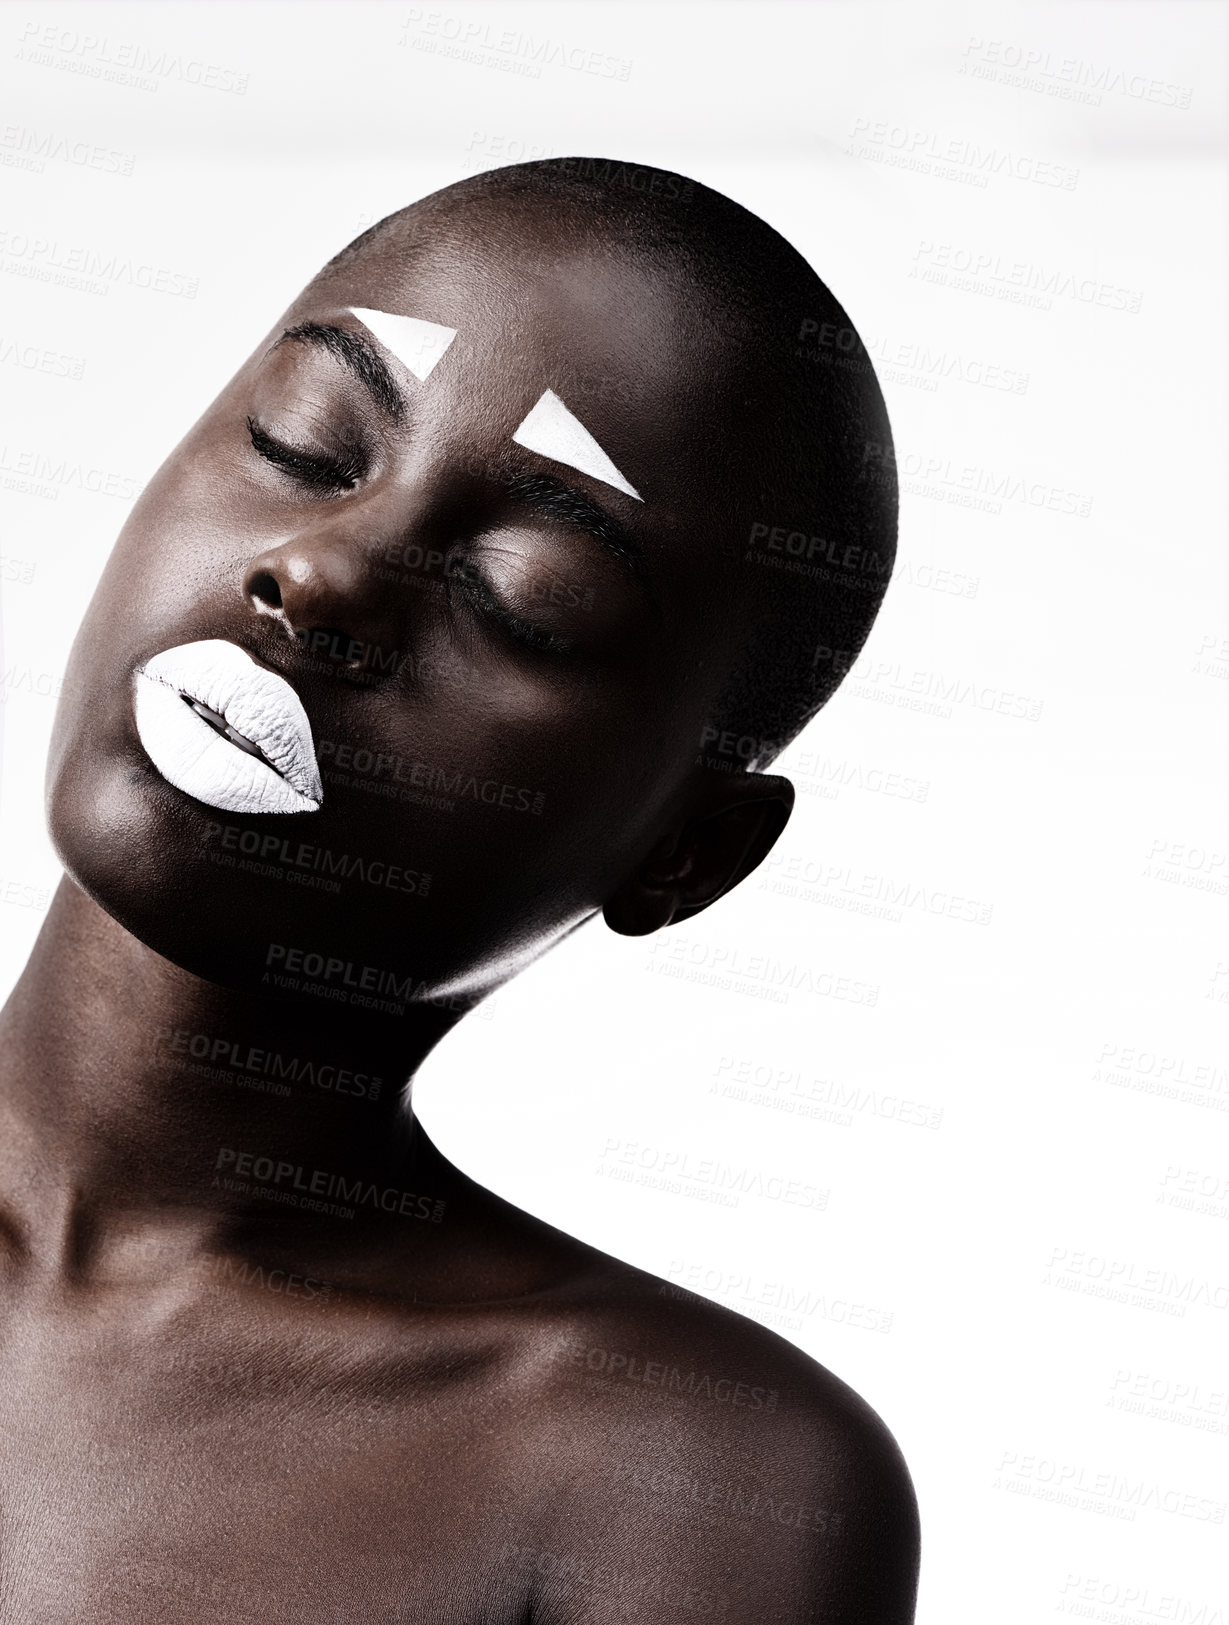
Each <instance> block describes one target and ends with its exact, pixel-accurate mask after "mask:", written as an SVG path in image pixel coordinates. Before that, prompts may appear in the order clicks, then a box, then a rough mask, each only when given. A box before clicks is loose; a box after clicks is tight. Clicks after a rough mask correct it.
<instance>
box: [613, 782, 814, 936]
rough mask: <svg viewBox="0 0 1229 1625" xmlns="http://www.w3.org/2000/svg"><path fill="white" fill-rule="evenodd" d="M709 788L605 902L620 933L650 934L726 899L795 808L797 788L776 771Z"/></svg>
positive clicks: (766, 851) (762, 855)
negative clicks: (695, 809) (700, 802)
mask: <svg viewBox="0 0 1229 1625" xmlns="http://www.w3.org/2000/svg"><path fill="white" fill-rule="evenodd" d="M706 789H707V794H706V796H705V797H704V798H703V799H704V800H707V801H708V803H709V805H708V806H707V808H704V807H702V808H701V810H699V811H698V812H697V813H695V814H693V816H692V817H690V818H689V819H687V821H686V822H685V823H684V824H683V827H682V828H681V829H680V830H678V831H677V833H671V834H669V835H667V836H666V837H664V838H662V839H661V840H659V841H658V842H657V844H656V845H655V846H654V847H653V849H652V851H651V852H650V853H649V854H648V855H647V857H645V858H644V859H642V861H641V863H640V865H639V867H638V868H637V870H636V872H635V874H634V875H632V876H631V878H630V879H629V880H627V881H625V882H624V883H623V884H622V885H621V886H620V887H619V888H618V890H617V891H616V892H614V894H613V895H612V896H611V897H610V898H609V899H608V900H607V901H606V903H605V905H604V906H603V909H602V914H603V917H604V918H605V921H606V924H607V925H608V926H609V927H610V929H611V930H612V931H616V932H618V933H619V935H620V936H627V937H643V936H648V935H650V934H651V933H652V932H654V931H660V930H662V929H663V927H665V926H667V925H671V924H674V923H675V922H677V921H679V920H686V919H690V918H691V917H692V915H695V914H699V913H700V912H701V910H703V909H706V908H708V906H709V905H710V904H711V903H715V902H716V901H717V900H718V898H720V897H724V896H725V894H726V892H728V891H732V890H733V889H734V887H735V886H737V885H738V884H739V882H740V881H742V880H744V879H745V878H746V877H747V875H749V874H750V873H751V872H752V871H753V870H754V869H756V868H758V866H759V865H760V864H761V863H762V862H763V860H764V859H765V858H766V857H767V856H768V854H769V852H770V851H771V850H772V848H773V846H774V845H775V843H776V841H777V839H778V837H779V836H780V834H781V832H782V830H783V829H784V828H785V826H786V824H787V823H788V822H789V816H790V813H791V811H792V810H793V805H794V787H793V785H792V784H791V783H790V782H789V780H788V779H783V778H780V777H778V776H776V775H769V774H765V773H751V774H743V775H739V776H738V777H737V778H733V779H725V780H722V781H720V782H719V783H718V784H716V785H714V784H713V781H712V780H709V781H707V785H706ZM714 801H715V802H716V805H715V806H714V805H713V802H714Z"/></svg>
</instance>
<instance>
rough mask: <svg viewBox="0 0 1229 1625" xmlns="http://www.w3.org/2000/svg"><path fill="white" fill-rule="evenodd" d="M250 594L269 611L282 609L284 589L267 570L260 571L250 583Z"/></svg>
mask: <svg viewBox="0 0 1229 1625" xmlns="http://www.w3.org/2000/svg"><path fill="white" fill-rule="evenodd" d="M248 594H249V596H251V597H252V598H256V599H258V600H259V601H260V602H261V603H262V604H265V605H267V607H268V608H269V609H281V607H282V589H281V588H280V587H279V586H278V584H277V582H276V581H275V580H274V578H273V577H272V576H271V575H270V574H269V572H268V571H267V570H259V571H257V573H256V574H255V575H254V576H253V577H252V579H251V581H250V582H249V583H248Z"/></svg>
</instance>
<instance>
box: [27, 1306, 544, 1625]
mask: <svg viewBox="0 0 1229 1625" xmlns="http://www.w3.org/2000/svg"><path fill="white" fill-rule="evenodd" d="M497 1388H498V1384H495V1385H493V1384H492V1383H491V1382H490V1381H489V1380H486V1379H484V1378H483V1377H482V1376H481V1375H477V1376H475V1377H473V1378H471V1379H470V1380H459V1381H458V1380H454V1381H452V1382H448V1381H441V1380H437V1379H436V1378H435V1377H432V1376H427V1377H425V1378H422V1379H420V1380H417V1381H415V1380H413V1379H408V1380H407V1378H406V1377H405V1375H404V1372H403V1371H402V1370H401V1369H400V1368H399V1367H395V1366H393V1365H390V1364H389V1363H388V1362H380V1361H372V1360H371V1359H370V1357H369V1356H368V1355H364V1356H363V1357H357V1356H356V1358H355V1359H354V1360H353V1362H352V1365H351V1368H350V1369H347V1368H346V1366H345V1363H344V1362H339V1360H338V1358H337V1357H336V1354H335V1352H330V1351H327V1350H326V1351H322V1350H321V1349H320V1348H318V1347H309V1348H296V1347H294V1346H293V1345H289V1344H287V1343H285V1342H284V1341H283V1340H279V1339H272V1340H270V1341H269V1343H268V1346H267V1347H264V1348H260V1347H256V1348H253V1347H252V1346H250V1344H246V1345H241V1344H239V1343H238V1342H237V1341H236V1339H235V1338H234V1337H233V1336H227V1335H226V1334H224V1333H221V1332H220V1333H219V1334H218V1335H216V1336H211V1335H209V1334H208V1331H206V1332H205V1333H203V1334H202V1332H201V1330H200V1328H199V1327H198V1328H195V1330H194V1334H193V1335H192V1336H191V1337H177V1336H175V1335H168V1336H166V1337H165V1338H163V1339H162V1340H161V1343H160V1345H159V1346H157V1347H153V1348H151V1347H149V1346H143V1347H141V1348H139V1349H132V1350H129V1351H128V1355H127V1358H126V1359H125V1360H120V1359H118V1358H117V1357H116V1355H115V1353H114V1352H112V1353H111V1354H110V1355H109V1356H108V1353H107V1349H106V1340H105V1339H98V1340H91V1339H89V1338H86V1339H84V1340H78V1341H77V1342H76V1344H72V1343H64V1342H60V1343H55V1342H52V1341H49V1340H47V1339H46V1338H43V1339H40V1340H39V1346H38V1347H34V1348H32V1347H29V1346H22V1345H21V1344H20V1343H14V1342H10V1343H9V1345H8V1347H7V1349H6V1350H4V1351H0V1620H2V1621H3V1622H4V1625H62V1621H64V1620H65V1619H70V1618H81V1617H89V1618H90V1619H91V1621H94V1622H97V1625H144V1622H146V1621H148V1622H150V1625H154V1622H157V1625H179V1622H180V1621H182V1622H184V1625H188V1622H189V1621H191V1622H199V1621H201V1620H204V1619H215V1618H216V1619H225V1620H227V1621H229V1622H233V1625H248V1622H251V1625H257V1622H259V1625H283V1622H284V1625H290V1622H291V1621H294V1622H296V1625H302V1622H304V1621H311V1622H312V1625H332V1622H334V1621H335V1622H337V1625H357V1622H358V1621H360V1620H361V1621H363V1622H364V1625H384V1622H386V1621H387V1622H389V1625H392V1622H394V1621H396V1622H399V1625H401V1622H411V1621H412V1622H418V1621H423V1622H426V1621H431V1622H432V1625H517V1622H520V1621H522V1620H523V1619H524V1618H526V1617H527V1612H528V1601H527V1596H526V1587H525V1582H524V1579H523V1571H522V1570H521V1569H520V1568H518V1566H517V1564H516V1562H515V1560H514V1556H513V1554H515V1552H516V1551H517V1550H518V1549H519V1548H521V1547H523V1546H524V1545H525V1544H526V1541H527V1540H528V1539H531V1537H530V1535H529V1530H530V1527H531V1525H532V1524H533V1523H534V1521H535V1515H534V1508H535V1506H538V1505H540V1500H539V1496H538V1492H537V1491H536V1490H535V1487H534V1485H533V1483H532V1481H531V1480H532V1473H531V1472H529V1471H527V1469H526V1466H525V1464H524V1461H523V1459H522V1456H521V1454H520V1452H519V1451H518V1449H517V1428H516V1421H515V1413H516V1405H515V1404H512V1405H511V1406H508V1405H507V1404H506V1403H504V1404H501V1403H500V1398H499V1395H498V1393H497V1391H496V1390H497Z"/></svg>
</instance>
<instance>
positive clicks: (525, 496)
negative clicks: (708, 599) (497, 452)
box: [504, 473, 652, 589]
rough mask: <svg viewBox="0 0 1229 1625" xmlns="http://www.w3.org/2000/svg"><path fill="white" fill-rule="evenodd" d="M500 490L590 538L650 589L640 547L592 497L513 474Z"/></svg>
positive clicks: (545, 477) (549, 479)
mask: <svg viewBox="0 0 1229 1625" xmlns="http://www.w3.org/2000/svg"><path fill="white" fill-rule="evenodd" d="M504 489H505V490H506V491H507V493H508V495H509V496H510V497H513V498H514V499H515V500H516V501H518V502H523V503H525V505H526V506H527V507H530V508H533V509H534V510H535V511H536V512H537V513H540V514H544V515H545V516H546V517H547V518H548V519H558V520H559V521H560V523H562V524H565V525H571V526H572V528H573V529H575V530H581V531H584V532H585V533H586V534H587V535H589V536H592V537H593V539H594V541H596V542H600V543H601V545H602V546H603V547H604V548H605V549H606V551H607V552H608V553H611V554H613V556H614V557H615V558H617V559H618V560H619V562H620V563H621V564H622V565H623V567H624V568H625V569H626V570H627V571H628V572H629V574H631V575H633V576H635V578H636V579H637V580H638V581H639V582H640V583H641V585H642V586H643V587H645V588H646V589H651V587H652V577H651V575H650V573H649V567H648V561H647V560H646V558H645V556H644V550H643V549H642V548H641V546H640V543H639V542H638V541H637V540H636V538H635V537H634V536H633V535H632V534H631V532H630V531H629V530H627V529H626V527H625V526H623V525H621V524H620V523H619V521H618V520H617V519H616V518H615V517H614V516H613V514H609V513H607V512H606V509H605V508H603V507H600V506H599V505H598V504H597V503H596V502H594V500H593V498H592V497H587V496H586V495H585V494H584V492H583V491H577V490H576V489H575V488H574V487H573V486H571V485H565V484H564V482H563V481H562V480H560V479H556V478H555V476H554V475H553V474H538V473H523V474H513V475H511V476H510V477H508V478H507V479H506V480H505V482H504Z"/></svg>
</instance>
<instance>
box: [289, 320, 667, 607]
mask: <svg viewBox="0 0 1229 1625" xmlns="http://www.w3.org/2000/svg"><path fill="white" fill-rule="evenodd" d="M286 343H295V344H312V345H315V346H316V347H317V348H318V349H321V350H326V351H327V352H328V353H329V354H330V355H332V356H335V357H336V358H337V360H338V361H340V362H341V363H342V365H343V366H345V367H347V368H348V369H349V370H350V372H352V373H353V374H354V376H355V377H356V378H357V379H358V381H359V383H361V384H362V385H363V387H364V388H365V389H366V390H367V392H368V394H369V395H370V396H371V397H372V399H373V400H374V401H375V403H376V405H377V406H378V407H379V408H380V410H381V411H382V412H384V413H385V414H386V416H388V417H390V418H391V419H392V420H393V421H394V422H395V423H400V422H401V421H402V420H403V419H404V418H405V416H406V415H407V413H408V411H409V403H408V401H407V400H406V398H405V396H404V395H403V394H402V392H401V389H400V387H399V386H398V384H397V381H396V379H395V378H394V377H393V375H392V373H391V372H390V371H389V369H388V366H387V365H386V364H385V361H384V358H383V356H381V354H380V352H379V351H378V350H377V349H376V348H375V347H374V345H371V344H369V343H368V342H367V340H366V339H365V338H364V337H363V336H362V334H360V333H353V332H351V331H350V329H349V328H347V327H335V326H333V325H332V324H331V323H325V322H300V323H298V325H297V326H295V327H288V328H287V329H286V331H285V332H284V333H283V334H282V336H281V337H280V338H279V339H277V340H276V341H275V342H274V343H273V344H272V345H271V346H270V349H271V350H276V349H277V347H278V345H280V344H286ZM503 486H504V490H505V491H506V492H507V493H508V495H509V496H510V497H512V498H513V499H514V500H515V501H518V502H523V503H524V504H525V505H526V507H529V508H532V509H534V511H535V512H537V513H540V514H543V515H544V516H545V517H546V518H548V519H557V520H558V521H559V522H560V523H561V524H564V525H570V526H571V527H572V528H573V529H574V530H579V531H583V532H584V533H585V534H586V535H588V536H591V537H592V538H593V540H594V541H596V542H598V543H600V545H601V546H602V547H604V548H605V549H606V551H607V552H608V553H610V554H611V555H612V556H613V557H614V558H617V559H618V560H619V562H620V563H621V564H622V565H623V567H624V569H626V570H627V571H628V573H629V574H630V575H632V576H633V577H635V579H636V580H637V581H638V582H639V583H640V584H641V586H642V587H644V589H645V591H646V592H647V593H648V594H649V596H650V597H651V596H652V585H653V582H652V575H651V573H650V571H649V567H648V561H647V559H646V558H645V555H644V550H643V549H642V548H641V546H640V543H639V542H638V541H637V540H636V538H635V537H634V536H633V535H632V534H631V532H630V531H629V530H627V528H626V527H625V526H624V525H622V524H620V523H619V521H618V520H617V519H616V518H615V517H614V515H613V514H610V513H608V512H607V511H606V509H605V508H603V507H601V506H600V505H599V504H598V503H596V502H594V500H593V498H592V497H588V496H586V495H585V494H584V492H583V491H578V490H576V488H575V487H574V486H571V485H567V484H565V483H564V481H563V480H560V479H556V477H555V476H554V475H553V474H540V473H535V472H529V473H519V474H512V475H509V476H507V477H505V479H504V481H503Z"/></svg>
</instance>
